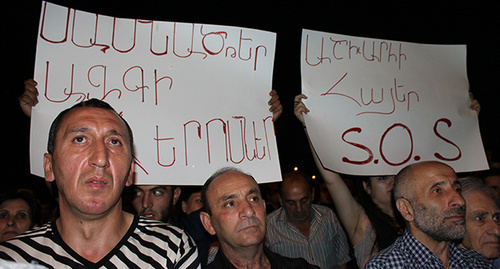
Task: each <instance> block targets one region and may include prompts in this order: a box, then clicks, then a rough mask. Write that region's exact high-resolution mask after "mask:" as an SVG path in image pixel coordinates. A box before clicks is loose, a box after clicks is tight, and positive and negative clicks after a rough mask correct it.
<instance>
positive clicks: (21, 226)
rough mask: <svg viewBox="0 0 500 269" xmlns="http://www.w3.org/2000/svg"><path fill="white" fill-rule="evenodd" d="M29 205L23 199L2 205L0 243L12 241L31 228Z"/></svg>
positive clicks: (0, 211)
mask: <svg viewBox="0 0 500 269" xmlns="http://www.w3.org/2000/svg"><path fill="white" fill-rule="evenodd" d="M31 224H32V220H31V214H30V208H29V206H28V203H26V201H24V200H22V199H15V200H7V201H5V202H3V203H2V204H1V205H0V242H3V241H5V240H8V239H11V238H12V237H15V236H17V235H18V234H22V233H24V232H25V231H27V230H28V229H29V228H31Z"/></svg>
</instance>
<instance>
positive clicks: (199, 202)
mask: <svg viewBox="0 0 500 269" xmlns="http://www.w3.org/2000/svg"><path fill="white" fill-rule="evenodd" d="M194 201H195V203H198V204H201V203H202V201H201V199H196V200H194Z"/></svg>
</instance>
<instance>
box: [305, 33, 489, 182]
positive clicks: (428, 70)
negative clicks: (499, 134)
mask: <svg viewBox="0 0 500 269" xmlns="http://www.w3.org/2000/svg"><path fill="white" fill-rule="evenodd" d="M465 60H466V47H465V46H463V45H423V44H413V43H405V42H396V41H389V40H379V39H370V38H359V37H352V36H344V35H337V34H330V33H324V32H317V31H310V30H303V32H302V51H301V69H302V92H303V93H304V94H305V95H307V96H308V99H304V102H305V104H306V106H307V107H308V108H309V109H310V111H311V112H310V113H308V114H307V115H306V116H305V121H306V126H307V131H308V134H309V136H310V139H311V141H312V143H313V146H314V148H315V150H316V152H317V153H318V156H319V158H320V160H321V162H322V164H323V165H324V166H325V167H326V168H329V169H331V170H334V171H336V172H339V173H345V174H356V175H387V174H396V173H397V172H398V171H399V170H400V169H401V168H403V167H404V166H406V165H408V164H411V163H414V162H418V161H424V160H437V161H441V162H445V163H447V164H449V165H450V166H452V167H453V168H454V169H455V170H456V171H457V172H465V171H476V170H484V169H488V164H487V161H486V157H485V154H484V150H483V146H482V141H481V136H480V133H479V125H478V120H477V115H476V113H475V111H472V110H471V109H470V108H469V105H470V101H471V100H470V98H469V93H468V90H469V84H468V80H467V73H466V61H465Z"/></svg>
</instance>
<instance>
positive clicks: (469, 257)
mask: <svg viewBox="0 0 500 269" xmlns="http://www.w3.org/2000/svg"><path fill="white" fill-rule="evenodd" d="M458 249H459V251H460V252H462V255H464V259H463V260H464V261H467V263H468V264H471V265H474V267H475V268H493V264H492V263H491V262H490V261H488V260H486V258H484V257H483V255H481V253H479V252H477V251H475V250H472V249H467V248H458Z"/></svg>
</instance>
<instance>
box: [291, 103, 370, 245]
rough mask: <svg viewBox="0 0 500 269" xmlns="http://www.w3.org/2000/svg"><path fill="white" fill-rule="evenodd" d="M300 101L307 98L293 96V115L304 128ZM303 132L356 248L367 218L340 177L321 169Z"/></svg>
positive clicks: (363, 231)
mask: <svg viewBox="0 0 500 269" xmlns="http://www.w3.org/2000/svg"><path fill="white" fill-rule="evenodd" d="M302 99H307V96H305V95H304V94H299V95H297V96H295V100H294V114H295V116H296V117H297V118H298V119H299V120H300V122H302V125H304V127H305V121H304V114H307V113H308V112H309V109H307V107H306V106H305V104H304V103H303V102H302ZM304 130H305V131H306V135H307V139H308V141H309V146H310V147H311V152H312V154H313V157H314V162H315V163H316V166H317V167H318V170H319V172H320V173H321V176H322V177H323V180H324V181H325V184H326V186H327V188H328V191H329V192H330V195H331V196H332V199H333V202H334V203H335V208H336V209H337V215H338V217H339V219H340V221H341V222H342V224H344V228H345V230H346V233H347V236H349V239H350V240H351V242H352V244H353V246H356V245H357V244H358V243H359V242H360V241H361V239H362V238H363V235H364V234H365V230H366V225H367V224H368V222H369V219H368V216H367V215H366V213H365V211H364V209H363V207H362V206H361V205H360V204H359V203H358V202H357V201H356V200H355V199H354V197H353V196H352V195H351V192H350V190H349V188H348V187H347V185H346V184H345V182H344V180H343V179H342V178H341V177H340V175H339V174H337V173H335V172H333V171H331V170H327V169H325V168H324V167H323V165H322V164H321V162H320V161H319V158H318V156H317V154H316V152H315V150H314V147H313V146H312V144H311V140H310V139H309V135H308V134H307V129H304Z"/></svg>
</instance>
